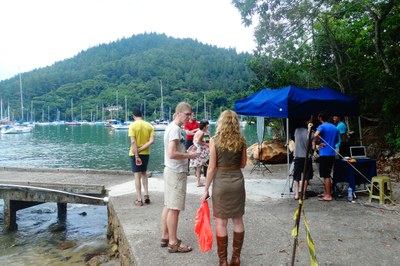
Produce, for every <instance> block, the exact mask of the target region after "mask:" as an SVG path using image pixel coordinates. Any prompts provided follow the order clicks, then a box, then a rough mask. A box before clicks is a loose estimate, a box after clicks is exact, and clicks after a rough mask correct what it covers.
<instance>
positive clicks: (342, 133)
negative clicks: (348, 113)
mask: <svg viewBox="0 0 400 266" xmlns="http://www.w3.org/2000/svg"><path fill="white" fill-rule="evenodd" d="M333 123H335V125H336V127H337V129H338V131H339V142H338V143H336V150H337V151H339V154H340V155H341V156H343V157H345V156H349V155H350V150H349V145H348V138H347V126H346V124H345V123H344V122H343V117H341V116H334V117H333Z"/></svg>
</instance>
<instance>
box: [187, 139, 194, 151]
mask: <svg viewBox="0 0 400 266" xmlns="http://www.w3.org/2000/svg"><path fill="white" fill-rule="evenodd" d="M192 145H193V140H188V139H187V140H186V142H185V148H186V150H187V149H189V147H190V146H192Z"/></svg>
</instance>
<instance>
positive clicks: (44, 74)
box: [0, 33, 253, 121]
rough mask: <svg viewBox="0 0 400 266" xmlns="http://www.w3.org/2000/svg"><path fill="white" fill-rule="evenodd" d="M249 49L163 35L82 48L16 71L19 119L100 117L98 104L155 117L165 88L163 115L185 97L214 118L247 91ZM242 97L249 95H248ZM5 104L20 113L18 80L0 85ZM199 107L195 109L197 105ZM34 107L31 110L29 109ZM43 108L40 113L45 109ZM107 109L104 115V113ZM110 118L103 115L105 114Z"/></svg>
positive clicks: (122, 117) (16, 114) (199, 110)
mask: <svg viewBox="0 0 400 266" xmlns="http://www.w3.org/2000/svg"><path fill="white" fill-rule="evenodd" d="M249 60H251V55H250V54H244V53H240V54H238V53H237V52H236V50H234V49H222V48H217V47H215V46H210V45H205V44H202V43H200V42H198V41H195V40H192V39H175V38H171V37H167V36H166V35H163V34H154V33H150V34H141V35H136V36H132V37H130V38H124V39H121V40H118V41H115V42H112V43H109V44H101V45H98V46H96V47H93V48H90V49H88V50H86V51H82V52H81V53H79V54H78V55H76V56H74V57H73V58H70V59H65V60H63V61H60V62H57V63H55V64H53V65H52V66H49V67H46V68H41V69H36V70H33V71H30V72H27V73H22V87H23V98H24V107H25V113H24V119H25V120H26V118H27V117H29V119H30V117H31V113H32V114H33V117H34V119H35V120H36V121H38V120H41V118H42V114H43V112H44V113H45V118H46V120H47V113H48V111H49V113H50V119H51V120H53V119H55V117H56V113H57V110H59V112H60V118H61V119H65V120H69V119H70V118H71V99H73V105H74V118H76V119H81V117H80V110H81V109H82V114H83V116H82V119H87V120H89V119H90V118H91V117H93V118H95V116H96V115H95V114H97V118H99V119H100V118H101V110H102V107H107V106H112V105H116V104H117V101H118V104H119V105H120V106H121V108H122V109H121V111H120V112H119V118H120V119H124V118H125V114H124V108H125V98H126V102H127V108H128V110H130V109H131V108H132V107H133V106H142V107H143V106H144V104H145V107H146V114H147V116H148V117H149V118H150V116H151V115H153V114H154V115H153V116H154V117H151V118H153V119H155V118H158V117H157V116H158V114H155V112H154V111H156V113H158V112H159V111H160V104H161V97H160V96H161V92H160V84H161V81H162V86H163V95H164V97H163V99H164V113H168V112H169V109H170V108H174V106H175V105H176V103H178V102H179V101H182V100H187V101H188V102H190V103H191V104H192V105H193V106H194V108H196V109H198V112H199V113H201V116H202V115H203V109H204V95H205V98H206V103H207V109H208V110H207V111H208V112H209V111H210V109H211V112H212V113H213V117H214V118H215V117H216V116H217V115H218V114H219V109H220V108H232V107H233V102H234V100H235V99H237V98H240V97H243V95H244V93H246V91H247V90H249V87H250V82H251V80H252V78H253V74H252V72H251V71H250V70H249V69H248V68H247V63H248V61H249ZM246 94H248V93H246ZM0 98H2V99H3V108H4V109H5V108H7V106H8V104H9V106H10V110H11V113H12V114H13V117H14V119H20V118H21V108H20V93H19V77H18V76H15V77H13V78H11V79H8V80H5V81H2V82H0ZM197 106H198V107H197ZM32 110H33V111H32ZM43 110H44V111H43ZM108 114H109V113H108V111H105V116H108ZM105 118H109V117H105Z"/></svg>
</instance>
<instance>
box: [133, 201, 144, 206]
mask: <svg viewBox="0 0 400 266" xmlns="http://www.w3.org/2000/svg"><path fill="white" fill-rule="evenodd" d="M135 206H138V207H140V206H143V201H141V200H135Z"/></svg>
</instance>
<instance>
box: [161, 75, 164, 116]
mask: <svg viewBox="0 0 400 266" xmlns="http://www.w3.org/2000/svg"><path fill="white" fill-rule="evenodd" d="M160 84H161V110H160V119H161V120H164V99H163V88H162V80H160Z"/></svg>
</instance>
